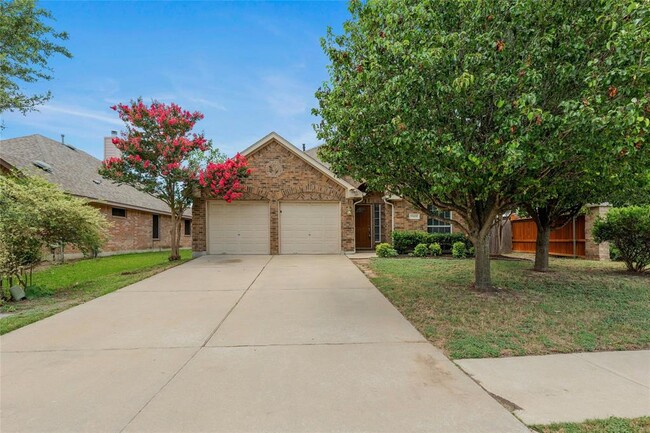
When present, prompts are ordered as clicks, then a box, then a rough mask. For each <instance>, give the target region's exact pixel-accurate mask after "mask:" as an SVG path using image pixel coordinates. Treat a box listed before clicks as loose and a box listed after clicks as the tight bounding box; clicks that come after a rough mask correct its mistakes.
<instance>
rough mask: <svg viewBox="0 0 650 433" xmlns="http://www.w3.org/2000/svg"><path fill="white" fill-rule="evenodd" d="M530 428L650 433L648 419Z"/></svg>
mask: <svg viewBox="0 0 650 433" xmlns="http://www.w3.org/2000/svg"><path fill="white" fill-rule="evenodd" d="M531 428H532V429H533V430H534V431H536V432H539V433H647V432H650V417H642V418H634V419H625V418H608V419H603V420H593V421H585V422H581V423H560V424H550V425H534V426H531Z"/></svg>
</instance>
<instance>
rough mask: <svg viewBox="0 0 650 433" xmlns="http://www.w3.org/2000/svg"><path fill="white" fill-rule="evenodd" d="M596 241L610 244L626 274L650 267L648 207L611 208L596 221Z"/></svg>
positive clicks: (649, 218) (649, 216) (649, 207)
mask: <svg viewBox="0 0 650 433" xmlns="http://www.w3.org/2000/svg"><path fill="white" fill-rule="evenodd" d="M593 235H594V239H595V240H596V242H611V243H612V244H613V245H614V247H616V249H617V250H618V254H619V255H620V258H621V260H623V261H624V262H625V265H626V266H627V269H628V270H630V271H636V272H643V270H644V269H645V267H646V266H648V264H650V206H629V207H621V208H613V209H610V211H609V212H608V213H607V216H606V217H605V218H598V219H597V220H596V223H595V224H594V229H593Z"/></svg>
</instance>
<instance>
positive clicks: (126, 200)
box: [0, 135, 192, 257]
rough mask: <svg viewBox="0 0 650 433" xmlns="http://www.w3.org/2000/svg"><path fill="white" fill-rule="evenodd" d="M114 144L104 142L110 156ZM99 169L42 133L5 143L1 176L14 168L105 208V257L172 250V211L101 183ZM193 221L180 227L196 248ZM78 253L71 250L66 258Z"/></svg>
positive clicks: (184, 240) (84, 156)
mask: <svg viewBox="0 0 650 433" xmlns="http://www.w3.org/2000/svg"><path fill="white" fill-rule="evenodd" d="M110 140H111V139H110V137H107V138H105V139H104V147H105V152H109V153H110V152H114V151H115V149H112V147H113V146H112V144H111V142H110ZM113 156H114V155H113ZM100 165H101V161H100V160H99V159H97V158H95V157H93V156H91V155H89V154H87V153H86V152H83V151H82V150H79V149H77V148H75V147H74V146H70V145H68V144H64V143H63V142H61V141H57V140H51V139H49V138H47V137H43V136H42V135H29V136H26V137H19V138H12V139H7V140H1V141H0V174H6V173H8V172H10V171H11V170H13V169H18V170H20V171H22V172H25V173H30V174H36V175H38V176H41V177H43V178H44V179H47V180H48V181H50V182H52V183H54V184H57V185H59V186H60V187H61V188H62V189H63V190H64V191H66V192H67V193H69V194H71V195H74V196H77V197H82V198H85V199H87V200H88V202H89V204H90V205H91V206H94V207H96V208H98V209H99V210H100V212H101V213H102V214H103V215H104V216H105V217H106V219H107V220H108V221H109V222H110V223H111V227H110V229H109V236H108V240H107V242H106V243H105V244H104V245H103V247H102V252H101V253H100V254H104V255H105V254H115V253H124V252H138V251H152V250H160V249H165V248H169V246H170V234H169V230H170V225H171V217H170V212H169V207H168V206H167V205H166V204H165V203H163V202H161V201H160V200H158V199H156V198H154V197H151V196H150V195H148V194H146V193H143V192H141V191H138V190H136V189H135V188H133V187H130V186H128V185H117V184H115V183H113V182H111V181H109V180H106V179H102V177H101V176H100V175H99V174H98V172H97V171H98V169H99V167H100ZM191 218H192V217H191V211H189V210H188V211H187V212H186V214H185V219H184V222H183V224H182V226H181V246H182V247H189V246H191V239H192V237H191ZM70 253H71V254H70ZM74 255H75V252H74V251H69V252H68V251H67V250H66V256H67V257H71V256H74Z"/></svg>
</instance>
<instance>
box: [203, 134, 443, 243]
mask: <svg viewBox="0 0 650 433" xmlns="http://www.w3.org/2000/svg"><path fill="white" fill-rule="evenodd" d="M242 155H244V156H246V157H247V158H248V161H249V165H250V167H251V168H252V169H253V172H252V174H251V177H250V178H249V179H247V180H246V192H245V193H244V196H243V197H242V199H240V200H236V201H234V202H232V203H226V202H224V201H223V200H215V199H210V198H209V197H207V196H205V195H201V196H200V197H196V198H195V201H194V206H193V208H192V210H193V221H192V226H193V227H192V232H193V244H192V249H193V251H194V254H195V255H203V254H326V253H329V254H332V253H334V254H337V253H341V252H352V251H358V250H363V249H368V250H369V249H373V248H374V247H375V245H376V244H377V243H380V242H390V240H391V233H392V230H401V229H417V230H429V231H435V232H451V231H452V230H454V228H453V227H451V226H450V225H448V224H444V223H442V222H439V221H436V220H432V219H430V218H427V216H426V215H425V214H424V213H423V212H421V211H420V210H417V209H414V208H413V207H412V206H411V205H410V204H408V203H407V202H406V201H405V200H402V199H401V198H399V197H395V196H392V197H385V196H384V195H383V194H381V193H376V192H370V191H368V192H366V191H364V187H365V186H364V185H363V184H360V183H356V182H354V181H352V180H350V179H342V178H339V177H337V176H336V175H335V174H334V173H332V172H331V171H330V170H329V169H328V168H327V166H326V165H325V164H323V163H322V162H321V161H320V160H319V159H318V158H317V156H315V149H312V150H310V151H307V152H304V151H300V150H299V149H298V148H296V147H295V146H293V145H292V144H291V143H289V142H288V141H287V140H285V139H284V138H282V137H281V136H279V135H278V134H276V133H274V132H273V133H270V134H268V135H267V136H266V137H264V138H262V139H261V140H259V141H258V142H257V143H255V144H253V145H252V146H250V147H249V148H248V149H246V150H244V151H243V152H242Z"/></svg>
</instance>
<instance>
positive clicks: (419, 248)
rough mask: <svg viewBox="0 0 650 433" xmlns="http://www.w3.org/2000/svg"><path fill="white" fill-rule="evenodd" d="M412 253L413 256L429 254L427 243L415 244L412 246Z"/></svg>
mask: <svg viewBox="0 0 650 433" xmlns="http://www.w3.org/2000/svg"><path fill="white" fill-rule="evenodd" d="M413 255H414V256H415V257H426V256H428V255H429V247H427V244H417V245H416V246H415V248H413Z"/></svg>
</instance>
